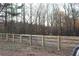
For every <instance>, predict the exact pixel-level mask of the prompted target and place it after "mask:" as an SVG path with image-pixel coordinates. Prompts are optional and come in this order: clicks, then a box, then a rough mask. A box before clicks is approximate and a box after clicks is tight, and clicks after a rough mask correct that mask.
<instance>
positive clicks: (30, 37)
mask: <svg viewBox="0 0 79 59" xmlns="http://www.w3.org/2000/svg"><path fill="white" fill-rule="evenodd" d="M29 40H30V46H32V35H30V36H29Z"/></svg>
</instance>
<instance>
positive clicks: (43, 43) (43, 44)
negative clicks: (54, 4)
mask: <svg viewBox="0 0 79 59" xmlns="http://www.w3.org/2000/svg"><path fill="white" fill-rule="evenodd" d="M44 46H45V42H44V36H42V47H44Z"/></svg>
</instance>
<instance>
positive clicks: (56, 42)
mask: <svg viewBox="0 0 79 59" xmlns="http://www.w3.org/2000/svg"><path fill="white" fill-rule="evenodd" d="M0 39H5V40H6V41H9V40H11V41H13V42H16V40H17V39H18V40H19V42H20V43H23V40H25V42H29V43H30V46H32V44H35V43H37V41H39V44H40V45H41V46H42V47H46V46H47V45H48V46H49V45H51V46H56V47H57V49H58V50H60V49H61V47H75V46H77V45H79V37H78V36H52V35H30V34H10V33H0ZM27 40H28V41H27ZM34 40H35V41H36V42H34Z"/></svg>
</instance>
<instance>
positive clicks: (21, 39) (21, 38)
mask: <svg viewBox="0 0 79 59" xmlns="http://www.w3.org/2000/svg"><path fill="white" fill-rule="evenodd" d="M21 42H22V36H21V35H20V43H21Z"/></svg>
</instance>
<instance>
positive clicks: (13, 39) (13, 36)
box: [13, 34, 15, 42]
mask: <svg viewBox="0 0 79 59" xmlns="http://www.w3.org/2000/svg"><path fill="white" fill-rule="evenodd" d="M14 41H15V39H14V34H13V42H14Z"/></svg>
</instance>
